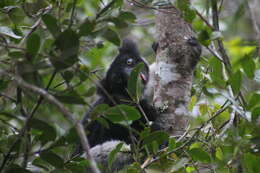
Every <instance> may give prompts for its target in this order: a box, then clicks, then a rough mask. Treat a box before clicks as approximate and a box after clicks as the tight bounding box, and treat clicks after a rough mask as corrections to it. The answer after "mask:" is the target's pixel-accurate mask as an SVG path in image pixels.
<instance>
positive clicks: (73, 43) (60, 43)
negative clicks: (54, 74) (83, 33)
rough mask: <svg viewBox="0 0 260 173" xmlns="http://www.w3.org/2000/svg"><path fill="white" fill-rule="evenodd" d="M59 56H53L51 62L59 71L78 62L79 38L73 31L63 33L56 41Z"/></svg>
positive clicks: (68, 30)
mask: <svg viewBox="0 0 260 173" xmlns="http://www.w3.org/2000/svg"><path fill="white" fill-rule="evenodd" d="M55 45H56V47H57V48H58V49H59V50H60V53H59V55H56V56H54V55H53V56H51V58H50V60H51V62H52V64H53V66H54V67H55V68H56V69H57V70H62V69H65V68H68V67H70V66H72V65H73V64H74V63H75V62H77V61H78V50H79V38H78V35H77V34H76V33H75V32H74V31H72V30H71V29H67V30H65V31H64V32H62V33H61V34H60V35H59V36H58V37H57V39H56V40H55Z"/></svg>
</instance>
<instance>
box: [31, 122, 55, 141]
mask: <svg viewBox="0 0 260 173" xmlns="http://www.w3.org/2000/svg"><path fill="white" fill-rule="evenodd" d="M29 126H30V127H31V128H33V129H37V130H40V131H41V132H42V133H41V134H40V136H39V139H40V141H42V142H43V143H47V142H49V141H53V140H55V138H56V130H55V128H54V127H53V126H51V125H49V124H48V123H46V122H44V121H42V120H39V119H35V118H34V119H32V120H30V122H29Z"/></svg>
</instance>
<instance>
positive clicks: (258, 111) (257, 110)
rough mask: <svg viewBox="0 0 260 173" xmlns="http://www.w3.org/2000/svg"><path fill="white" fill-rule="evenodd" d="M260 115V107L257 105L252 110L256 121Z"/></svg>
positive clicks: (253, 118)
mask: <svg viewBox="0 0 260 173" xmlns="http://www.w3.org/2000/svg"><path fill="white" fill-rule="evenodd" d="M259 116H260V107H256V108H254V109H253V110H252V120H253V121H256V120H257V119H258V118H259Z"/></svg>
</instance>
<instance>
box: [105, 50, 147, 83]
mask: <svg viewBox="0 0 260 173" xmlns="http://www.w3.org/2000/svg"><path fill="white" fill-rule="evenodd" d="M141 62H143V63H144V64H145V66H144V68H143V70H142V72H141V73H140V79H141V80H142V82H143V84H147V82H148V80H149V67H148V64H147V63H146V62H145V60H144V59H143V58H141V57H136V56H134V55H131V54H123V55H121V54H119V55H118V56H117V57H116V59H115V60H114V61H113V63H112V64H111V67H110V71H109V72H108V74H107V78H109V80H110V81H113V83H114V84H117V85H121V86H122V87H123V88H127V81H128V79H129V77H130V75H131V72H132V70H133V69H134V68H135V67H136V66H137V65H138V64H139V63H141Z"/></svg>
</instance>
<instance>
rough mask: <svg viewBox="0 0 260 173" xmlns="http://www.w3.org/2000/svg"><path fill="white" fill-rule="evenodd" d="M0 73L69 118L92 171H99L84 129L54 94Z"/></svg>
mask: <svg viewBox="0 0 260 173" xmlns="http://www.w3.org/2000/svg"><path fill="white" fill-rule="evenodd" d="M1 74H4V75H6V76H8V77H9V78H12V79H13V80H14V81H15V82H16V83H17V85H18V86H20V87H21V88H23V89H26V90H30V91H32V92H34V93H37V94H39V95H40V96H42V97H43V98H44V99H46V100H47V101H48V102H50V103H52V104H54V105H55V106H56V107H57V108H58V109H59V111H60V112H61V113H62V114H63V115H64V117H65V118H67V119H69V120H70V121H71V122H72V123H73V124H75V126H76V130H77V133H78V136H79V138H80V140H81V144H82V146H83V149H84V151H85V152H86V156H87V159H89V161H90V167H91V170H92V171H93V173H100V171H99V169H98V168H97V164H96V162H95V160H94V159H93V157H92V156H91V155H90V147H89V143H88V139H87V137H86V133H85V131H84V128H83V126H82V124H81V123H80V121H78V120H76V119H75V118H74V115H73V114H72V113H70V111H69V110H67V109H66V107H65V106H64V105H63V104H62V103H61V102H59V101H58V100H57V99H56V98H55V97H54V96H52V95H50V94H49V93H48V92H47V91H46V90H44V89H42V88H39V87H37V86H34V85H31V84H29V83H27V82H25V81H24V80H23V79H22V78H21V77H20V76H18V75H12V74H10V73H7V72H6V71H4V70H0V75H1Z"/></svg>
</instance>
